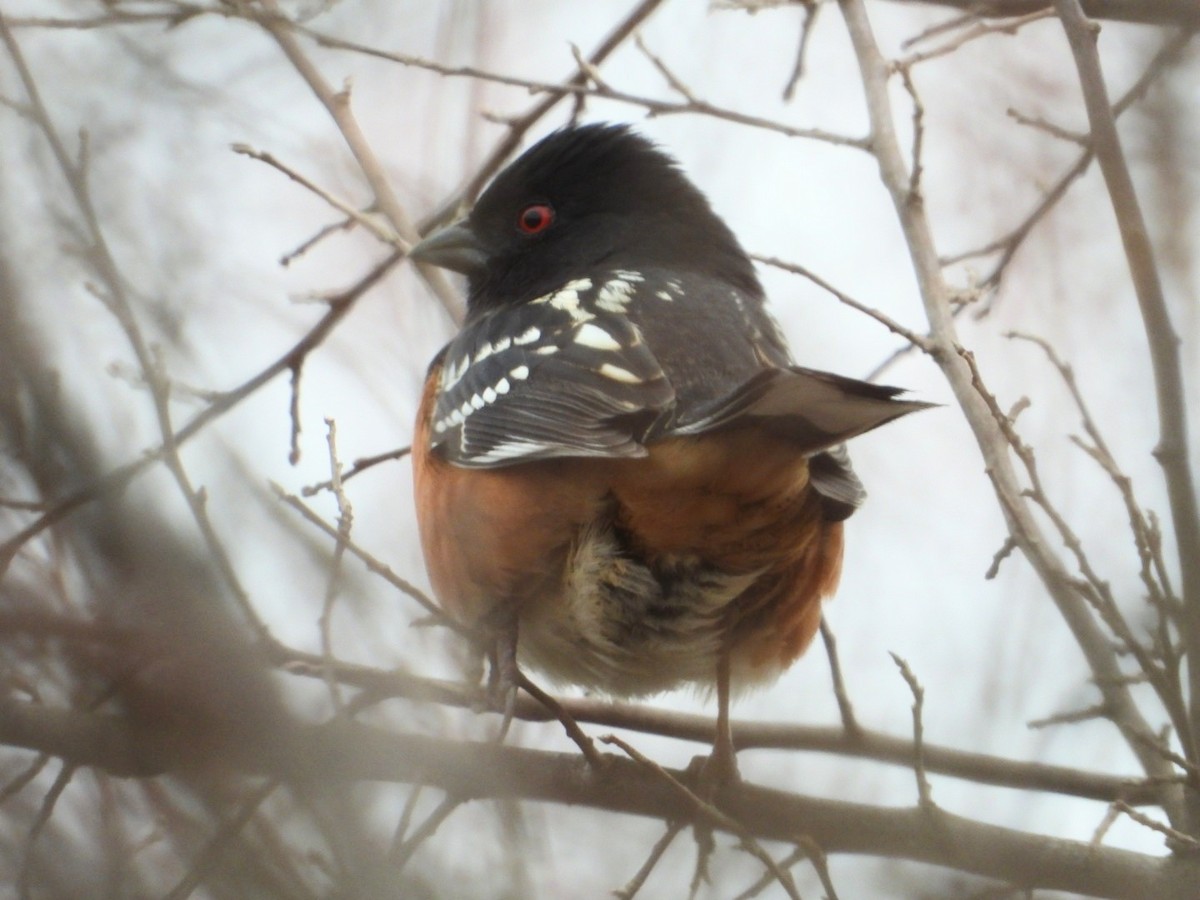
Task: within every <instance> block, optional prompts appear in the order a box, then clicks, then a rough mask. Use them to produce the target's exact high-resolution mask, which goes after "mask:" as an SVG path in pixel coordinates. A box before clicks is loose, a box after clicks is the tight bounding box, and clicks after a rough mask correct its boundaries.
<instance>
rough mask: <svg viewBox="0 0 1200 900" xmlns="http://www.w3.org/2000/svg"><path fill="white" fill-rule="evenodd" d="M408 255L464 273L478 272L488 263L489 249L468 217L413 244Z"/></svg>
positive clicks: (420, 260) (414, 258)
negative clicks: (468, 221) (481, 240)
mask: <svg viewBox="0 0 1200 900" xmlns="http://www.w3.org/2000/svg"><path fill="white" fill-rule="evenodd" d="M408 258H409V259H412V260H415V261H416V262H421V263H428V264H430V265H433V266H441V267H442V268H443V269H450V270H452V271H455V272H462V273H463V274H464V275H475V274H478V273H480V272H482V271H483V268H484V266H485V265H486V264H487V253H486V252H485V251H484V249H483V245H482V244H481V243H480V242H479V237H478V236H477V235H476V234H475V232H474V231H472V230H471V226H470V225H468V224H467V221H466V219H463V220H461V221H458V222H455V223H454V224H453V225H447V226H446V227H445V228H443V229H441V230H440V231H435V232H434V233H433V234H431V235H429V237H427V238H425V239H424V240H423V241H420V242H419V243H416V244H414V245H413V247H412V249H411V250H409V251H408Z"/></svg>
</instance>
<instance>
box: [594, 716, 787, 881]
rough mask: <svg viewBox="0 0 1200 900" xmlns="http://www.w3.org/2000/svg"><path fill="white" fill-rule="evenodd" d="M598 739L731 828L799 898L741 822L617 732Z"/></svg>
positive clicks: (696, 810)
mask: <svg viewBox="0 0 1200 900" xmlns="http://www.w3.org/2000/svg"><path fill="white" fill-rule="evenodd" d="M600 740H602V741H604V742H605V743H606V744H613V745H615V746H617V747H620V748H621V749H622V750H623V751H624V752H625V754H626V755H627V756H628V757H629V758H630V759H632V760H633V761H634V762H636V763H638V764H639V765H641V766H643V767H645V768H646V769H647V770H649V771H650V772H653V773H654V774H655V775H656V776H658V777H659V778H661V779H662V780H663V781H664V782H665V783H666V784H668V785H669V786H670V788H671V790H672V791H673V793H674V794H675V795H676V796H677V797H679V798H680V799H681V800H683V801H684V802H685V803H687V804H688V806H689V808H690V809H691V810H692V812H693V813H694V814H696V815H697V816H700V817H701V818H702V819H703V820H704V821H705V822H707V823H709V824H711V825H715V826H717V827H718V828H722V829H724V830H725V831H730V832H732V833H733V834H736V835H737V836H738V837H739V838H740V839H741V841H742V846H743V847H744V848H745V849H746V851H747V852H748V853H749V854H750V855H751V856H753V857H755V858H756V859H758V861H759V862H761V863H762V864H763V865H764V866H765V867H766V869H767V871H769V872H770V873H771V874H772V875H773V876H774V877H775V880H776V881H777V882H779V885H780V887H782V888H783V890H784V892H785V893H787V895H788V897H790V898H792V900H800V894H799V893H798V892H797V891H796V884H795V882H794V881H793V880H792V876H791V873H789V872H787V871H786V870H784V869H782V868H781V867H780V866H779V864H778V863H776V862H775V860H774V859H773V858H772V857H771V855H770V854H769V853H767V851H766V850H764V849H763V848H762V847H761V846H760V845H759V843H758V841H757V840H756V839H755V838H754V836H753V835H752V834H751V833H750V831H749V830H747V829H746V827H745V826H744V825H742V823H741V822H739V821H737V820H736V819H734V818H732V817H730V816H728V815H726V814H725V813H723V812H721V810H719V809H717V808H716V807H715V806H714V805H713V804H711V803H708V802H706V801H705V800H703V799H702V798H701V797H699V796H698V795H697V794H696V793H695V792H694V791H692V790H691V789H690V788H689V787H688V786H687V785H685V784H684V783H683V782H682V781H680V780H679V779H678V778H676V777H675V776H674V775H672V774H671V773H670V772H668V771H667V770H666V769H664V768H663V767H662V766H660V765H659V764H658V763H656V762H655V761H654V760H652V759H650V758H649V757H648V756H645V755H644V754H642V753H640V752H639V751H637V750H636V749H634V748H633V747H632V746H631V745H630V744H629V743H627V742H626V741H623V740H621V739H620V738H619V737H617V736H616V735H612V734H610V735H606V736H605V737H602V738H601V739H600Z"/></svg>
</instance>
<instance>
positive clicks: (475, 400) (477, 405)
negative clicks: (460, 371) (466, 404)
mask: <svg viewBox="0 0 1200 900" xmlns="http://www.w3.org/2000/svg"><path fill="white" fill-rule="evenodd" d="M485 406H487V401H486V400H484V399H483V398H482V397H480V396H479V395H478V394H475V395H474V396H473V397H471V407H472V408H473V409H483V408H484V407H485Z"/></svg>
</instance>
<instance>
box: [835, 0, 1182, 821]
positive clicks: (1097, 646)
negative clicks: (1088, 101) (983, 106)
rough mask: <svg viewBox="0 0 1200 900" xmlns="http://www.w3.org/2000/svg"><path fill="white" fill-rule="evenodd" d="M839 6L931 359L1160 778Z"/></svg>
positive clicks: (881, 75) (856, 24)
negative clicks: (1011, 433)
mask: <svg viewBox="0 0 1200 900" xmlns="http://www.w3.org/2000/svg"><path fill="white" fill-rule="evenodd" d="M839 5H840V7H841V9H842V13H843V15H844V17H845V20H846V23H847V27H848V29H849V31H850V37H851V41H852V42H853V44H854V48H855V52H856V55H857V56H858V61H859V68H860V71H861V73H862V76H863V83H864V86H865V89H866V99H867V108H868V112H869V114H870V120H871V128H872V142H871V143H872V147H873V148H874V152H875V155H876V159H877V161H878V163H879V169H880V174H881V176H882V179H883V182H884V184H885V186H886V187H887V190H888V192H889V194H890V195H891V197H892V203H893V206H894V208H895V210H896V215H897V217H898V219H899V221H900V225H901V229H902V231H903V233H904V237H905V240H906V241H907V242H908V246H909V252H910V255H911V258H912V260H913V265H914V268H915V271H916V276H917V283H918V286H919V288H920V291H921V297H922V300H923V302H924V305H925V311H926V315H927V316H928V318H929V323H930V338H931V340H932V341H933V345H934V346H933V351H932V356H933V359H934V361H935V362H936V363H937V364H938V365H939V367H940V368H941V369H942V372H943V374H944V375H945V377H946V379H947V381H948V383H949V384H950V387H951V388H952V389H953V391H954V394H955V397H956V399H957V401H958V403H959V406H960V407H961V409H962V411H963V413H964V415H965V416H966V419H967V422H968V424H969V425H970V426H971V429H972V432H973V433H974V435H975V438H976V442H977V443H978V445H979V449H980V452H981V453H982V455H983V459H984V463H985V466H986V470H987V472H988V474H989V476H990V477H991V479H992V483H993V486H994V487H995V490H996V494H997V497H998V499H999V501H1000V506H1001V509H1002V511H1003V512H1004V514H1005V518H1006V519H1007V521H1008V525H1009V529H1010V532H1011V533H1012V536H1013V538H1014V539H1015V540H1016V541H1017V543H1018V546H1019V547H1020V549H1021V551H1022V553H1023V554H1024V555H1025V557H1026V558H1027V559H1028V560H1029V561H1030V563H1031V564H1032V565H1033V566H1034V568H1035V570H1036V571H1037V572H1038V574H1039V576H1040V577H1041V580H1042V583H1043V584H1044V585H1045V586H1046V588H1047V590H1048V591H1049V593H1050V595H1051V597H1052V598H1053V599H1054V602H1055V604H1056V605H1057V606H1058V609H1059V611H1060V612H1061V613H1062V615H1063V618H1064V619H1065V620H1066V622H1067V624H1068V626H1069V627H1070V628H1071V631H1072V632H1073V634H1074V636H1075V639H1076V641H1077V642H1078V644H1079V646H1080V648H1081V649H1082V650H1083V653H1084V655H1085V656H1086V658H1087V660H1088V663H1089V665H1090V666H1091V669H1092V672H1093V673H1094V675H1095V676H1096V677H1097V678H1098V679H1100V680H1098V683H1099V684H1101V689H1102V690H1103V691H1104V694H1105V701H1106V702H1107V703H1108V704H1109V706H1110V708H1111V709H1112V710H1113V714H1114V721H1115V722H1116V723H1117V724H1118V726H1119V727H1120V729H1121V731H1122V733H1123V734H1124V736H1125V739H1126V741H1127V743H1129V745H1130V746H1131V748H1132V749H1133V751H1134V753H1136V754H1138V756H1139V759H1140V761H1141V762H1142V765H1143V766H1144V767H1145V769H1146V772H1147V774H1149V775H1151V776H1152V777H1154V778H1160V779H1165V778H1168V777H1170V775H1171V771H1170V768H1169V766H1167V765H1165V764H1164V763H1163V761H1162V759H1160V758H1159V757H1157V756H1156V755H1154V754H1153V753H1151V752H1149V751H1148V750H1147V749H1146V748H1145V747H1144V746H1142V744H1141V742H1140V741H1139V740H1138V738H1139V737H1145V736H1152V735H1153V730H1152V729H1151V728H1150V727H1149V725H1148V723H1147V722H1146V720H1145V718H1144V716H1143V715H1142V713H1141V711H1140V710H1139V709H1138V707H1137V705H1136V704H1135V703H1134V700H1133V698H1132V697H1131V696H1130V694H1129V691H1128V690H1127V689H1126V688H1124V687H1121V686H1119V685H1116V684H1114V683H1112V682H1111V681H1110V680H1109V679H1112V678H1115V677H1118V676H1119V675H1120V674H1121V671H1120V666H1119V665H1118V661H1117V659H1116V655H1115V653H1114V652H1113V650H1112V648H1111V647H1110V646H1109V643H1108V640H1107V637H1106V636H1105V634H1104V631H1103V630H1102V629H1101V628H1100V627H1099V625H1098V623H1097V622H1096V621H1095V618H1094V617H1093V615H1092V613H1091V611H1090V609H1089V607H1088V606H1087V604H1086V603H1085V602H1083V601H1082V600H1081V598H1080V597H1079V596H1078V595H1077V594H1076V593H1075V591H1074V590H1073V589H1072V588H1071V586H1070V585H1071V580H1070V578H1069V576H1068V575H1067V573H1066V572H1065V570H1064V569H1063V566H1062V563H1061V561H1060V560H1059V559H1058V558H1057V556H1056V555H1055V554H1054V553H1053V552H1052V551H1051V550H1050V549H1049V546H1048V544H1047V541H1046V538H1045V536H1044V535H1043V534H1042V531H1041V528H1040V526H1039V525H1038V523H1037V521H1036V520H1035V519H1034V517H1033V515H1032V511H1031V510H1030V509H1029V507H1028V504H1027V501H1026V500H1025V499H1024V498H1023V497H1022V496H1021V488H1020V486H1019V483H1018V480H1017V478H1016V473H1015V472H1014V470H1013V466H1012V463H1011V461H1010V460H1009V458H1008V456H1007V442H1006V441H1005V439H1004V436H1003V435H1002V434H1001V433H1000V430H999V426H998V425H997V423H996V420H995V419H994V418H993V416H992V414H991V411H990V410H989V409H988V406H987V404H986V403H985V402H984V401H983V398H982V396H981V395H980V393H979V391H978V389H977V379H976V378H975V377H974V376H973V374H972V372H971V368H970V366H968V365H967V362H966V359H965V356H964V355H963V353H962V351H961V349H960V348H961V345H960V341H959V339H958V335H957V329H956V327H955V323H954V315H953V312H952V304H951V297H952V294H953V292H952V291H951V290H950V289H949V287H948V286H947V284H946V282H945V280H944V278H943V274H942V265H941V262H940V261H939V258H938V253H937V249H936V244H935V242H934V239H933V233H932V229H931V226H930V224H929V221H928V219H927V217H926V213H925V209H924V206H923V205H922V204H920V203H913V202H912V194H911V192H910V191H909V173H908V171H907V169H906V167H905V164H904V157H903V153H902V151H901V150H900V145H899V141H898V138H897V135H896V129H895V124H894V122H893V118H892V115H893V114H892V108H891V100H890V98H889V96H888V76H889V71H890V69H889V66H888V63H887V62H886V60H884V58H883V56H882V55H881V54H880V52H879V48H878V47H877V46H876V43H875V38H874V35H873V33H872V29H871V24H870V21H869V19H868V17H867V12H866V5H865V3H864V2H863V0H839ZM1164 791H1165V793H1164V803H1165V804H1166V805H1167V807H1168V808H1169V809H1174V810H1175V811H1176V812H1178V811H1179V799H1178V794H1177V793H1176V794H1175V796H1174V799H1172V795H1171V793H1170V791H1169V789H1164Z"/></svg>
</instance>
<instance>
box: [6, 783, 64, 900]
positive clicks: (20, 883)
mask: <svg viewBox="0 0 1200 900" xmlns="http://www.w3.org/2000/svg"><path fill="white" fill-rule="evenodd" d="M77 770H78V767H77V766H75V765H73V764H71V763H70V762H67V761H64V762H63V765H62V768H61V769H59V770H58V774H57V775H55V776H54V783H53V784H51V785H50V788H49V789H48V790H47V791H46V795H45V796H44V797H42V802H41V805H40V806H39V807H38V813H37V815H36V816H35V817H34V819H33V822H31V823H30V825H29V833H28V834H27V835H26V836H25V849H24V853H23V854H22V858H21V870H20V873H19V874H18V876H17V893H18V894H19V896H20V897H21V900H30V898H32V896H33V891H32V889H31V888H32V885H31V884H30V879H31V878H32V877H33V851H34V847H35V846H36V845H37V841H38V838H39V837H41V835H42V832H43V831H44V830H45V829H46V825H47V823H48V822H49V821H50V816H52V815H53V814H54V809H55V807H56V806H57V805H58V801H59V798H60V797H62V794H63V791H65V790H66V789H67V785H69V784H70V783H71V779H72V778H73V777H74V776H75V772H76V771H77Z"/></svg>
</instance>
